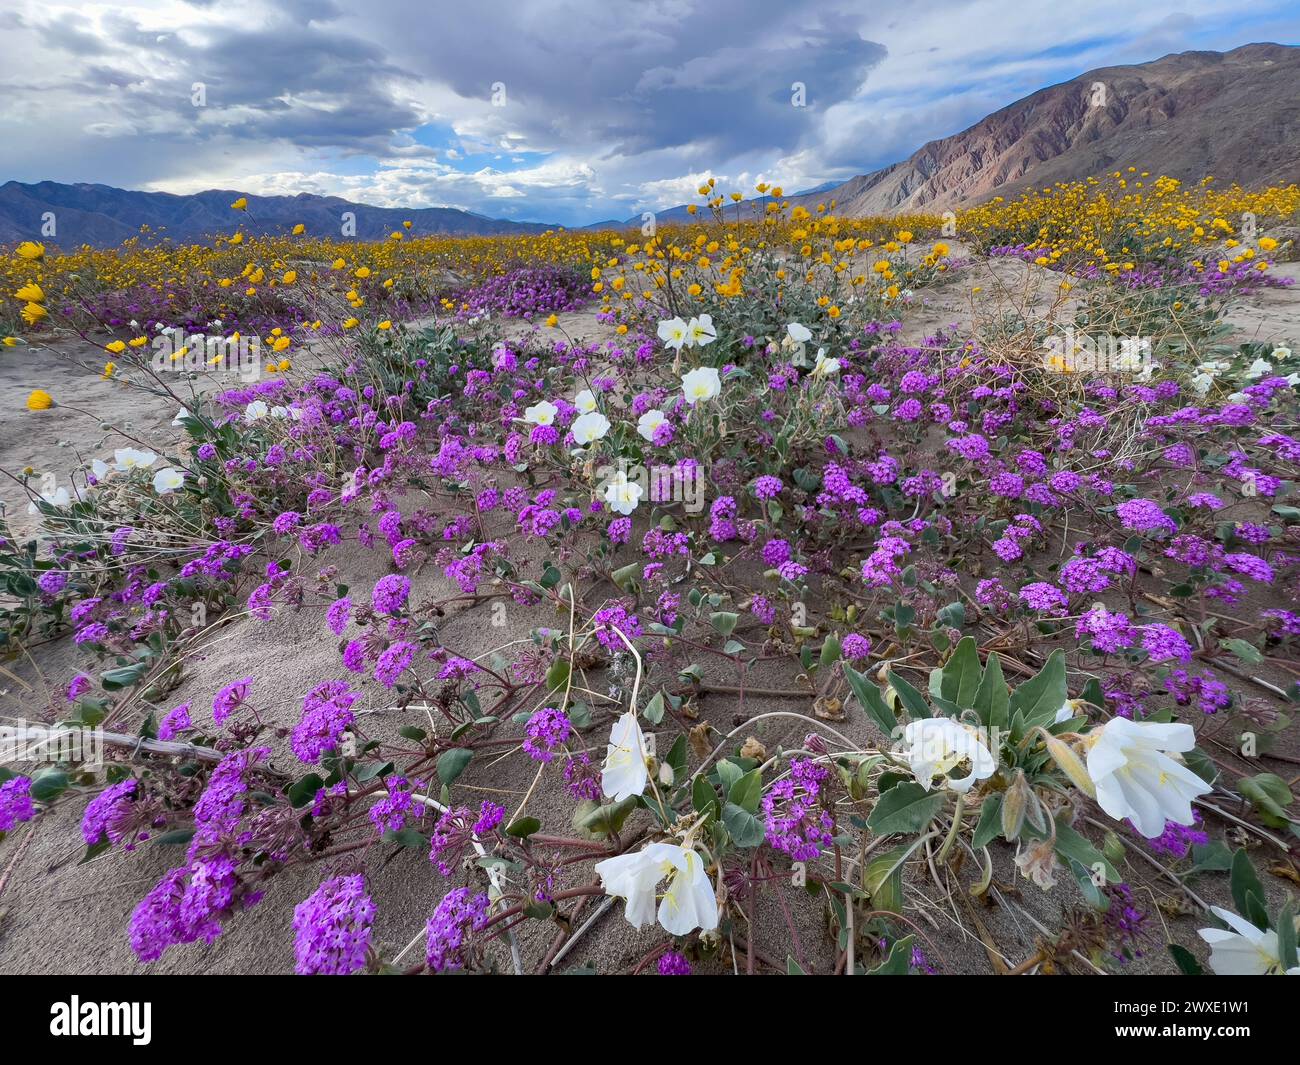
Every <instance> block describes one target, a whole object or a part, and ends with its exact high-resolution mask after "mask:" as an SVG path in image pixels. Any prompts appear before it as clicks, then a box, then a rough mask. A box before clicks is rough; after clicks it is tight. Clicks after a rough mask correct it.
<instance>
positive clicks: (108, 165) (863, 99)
mask: <svg viewBox="0 0 1300 1065" xmlns="http://www.w3.org/2000/svg"><path fill="white" fill-rule="evenodd" d="M1238 7H1239V5H1237V4H1236V3H1235V2H1230V0H1184V2H1183V3H1182V5H1181V8H1180V10H1179V12H1178V13H1177V14H1170V13H1168V12H1167V11H1164V12H1162V11H1159V10H1150V11H1148V10H1146V9H1143V8H1140V7H1135V6H1134V5H1132V4H1131V3H1130V2H1128V0H1097V2H1094V3H1090V4H1087V5H1084V6H1082V7H1080V8H1078V9H1073V8H1072V9H1070V11H1069V13H1068V17H1067V15H1066V14H1063V10H1062V9H1061V8H1060V6H1059V4H1058V3H1056V2H1055V0H976V2H973V3H970V2H964V3H959V2H956V0H915V2H913V3H911V4H909V6H908V7H907V9H906V11H905V12H903V11H902V10H895V9H878V8H875V9H873V8H874V6H873V8H869V7H867V6H866V5H861V4H857V3H854V2H852V0H807V2H804V3H800V4H790V3H788V2H787V0H711V2H704V0H640V2H638V3H637V4H623V3H618V4H609V3H602V2H598V0H530V2H529V3H527V4H514V5H498V4H482V5H477V6H475V7H473V8H451V7H446V8H438V9H435V8H431V7H430V5H429V4H428V2H427V0H367V2H366V3H364V4H362V3H358V2H355V0H222V2H221V3H217V2H215V0H200V2H188V3H187V2H183V0H123V2H122V3H118V4H114V5H111V6H110V5H108V4H105V3H99V2H95V0H92V2H91V3H89V4H87V3H83V2H80V0H78V2H76V3H74V2H73V0H19V2H18V4H17V5H16V6H15V7H14V8H12V9H11V10H10V12H9V13H8V14H7V15H4V16H0V23H2V28H3V29H4V31H5V34H6V41H7V44H8V45H9V48H8V49H7V51H8V52H9V55H10V56H11V57H12V58H11V59H8V60H7V62H6V69H5V71H4V72H3V74H0V92H3V94H4V97H5V101H6V107H5V109H4V112H3V113H2V114H0V136H2V137H3V138H4V142H5V144H6V161H7V162H8V164H9V165H8V167H7V169H8V171H9V174H8V175H6V176H12V177H16V178H18V179H20V180H28V181H31V180H41V179H53V180H62V181H84V180H95V181H101V182H104V183H109V184H119V185H123V186H127V187H148V188H154V189H163V190H166V191H175V192H184V191H195V190H197V189H201V188H208V187H212V186H225V187H229V188H239V189H246V190H248V191H250V192H263V193H269V192H296V191H314V192H327V193H335V194H338V195H344V196H350V197H353V198H359V199H369V200H370V202H374V203H377V204H385V205H397V204H402V203H405V204H410V205H411V206H435V205H450V206H459V207H465V208H468V209H471V210H476V211H479V212H482V213H485V214H495V215H499V216H502V217H514V218H530V219H536V220H543V221H560V222H564V223H567V224H579V223H583V222H586V221H590V220H593V219H597V218H607V217H610V216H615V217H626V216H630V215H632V214H636V213H639V212H640V211H641V210H643V209H659V208H663V207H667V206H671V205H672V204H674V203H677V202H680V201H681V200H682V199H683V198H693V195H692V194H693V189H694V187H695V185H696V184H697V183H698V180H699V179H700V178H701V177H707V176H714V177H717V178H718V179H719V181H720V182H721V183H723V184H725V185H726V186H727V190H728V191H730V190H731V189H732V188H736V189H738V190H741V191H746V192H748V191H749V190H750V189H751V188H752V185H753V183H754V182H755V181H757V180H771V181H775V182H778V183H780V184H782V185H784V186H785V187H786V188H787V189H791V190H795V189H798V188H802V187H808V186H812V185H819V184H822V183H823V182H826V181H828V180H842V179H845V178H848V177H850V176H852V175H853V174H856V173H861V172H863V171H866V170H869V169H873V168H875V167H878V166H882V165H885V164H888V163H890V162H893V161H896V160H898V159H900V158H904V157H905V156H907V155H908V154H910V153H911V151H913V150H914V149H915V148H917V147H919V146H920V145H921V144H922V143H923V142H925V141H926V140H930V139H933V138H936V137H941V136H945V135H947V134H950V133H954V132H957V131H958V130H960V129H962V128H964V127H965V126H967V125H970V124H971V123H973V122H975V121H977V120H978V119H980V118H981V117H983V116H984V115H985V114H987V113H988V112H989V111H991V110H996V109H997V108H999V107H1002V106H1005V105H1006V104H1009V103H1011V102H1013V101H1014V100H1016V99H1018V98H1019V97H1021V96H1024V95H1026V94H1027V93H1029V92H1032V91H1034V90H1035V89H1037V88H1040V87H1042V86H1043V85H1046V84H1051V83H1053V82H1058V81H1062V80H1066V79H1067V78H1070V77H1074V76H1076V75H1078V74H1080V73H1083V72H1084V71H1086V70H1088V69H1091V68H1094V67H1098V66H1104V65H1109V64H1115V63H1124V62H1137V61H1143V60H1147V59H1152V58H1155V57H1156V56H1157V55H1159V54H1163V53H1164V52H1168V51H1173V50H1178V49H1181V48H1205V47H1217V48H1230V47H1235V46H1236V45H1239V44H1243V43H1247V42H1248V41H1250V40H1252V39H1259V38H1260V35H1262V32H1263V29H1264V28H1267V30H1268V31H1270V32H1269V36H1272V37H1273V38H1274V39H1276V38H1278V37H1279V36H1284V35H1285V34H1290V39H1295V38H1296V36H1297V34H1300V15H1296V14H1295V13H1294V12H1293V10H1292V8H1291V7H1290V6H1289V5H1288V4H1287V3H1286V0H1263V2H1262V3H1259V4H1257V5H1255V6H1254V7H1253V8H1252V12H1251V14H1250V15H1249V16H1246V15H1242V14H1240V13H1238ZM799 86H802V93H801V94H800V93H799V90H798V87H799ZM494 90H495V91H494ZM800 95H801V96H802V100H801V101H799V100H798V97H799V96H800ZM196 101H197V102H196ZM796 102H802V103H804V104H805V106H795V103H796Z"/></svg>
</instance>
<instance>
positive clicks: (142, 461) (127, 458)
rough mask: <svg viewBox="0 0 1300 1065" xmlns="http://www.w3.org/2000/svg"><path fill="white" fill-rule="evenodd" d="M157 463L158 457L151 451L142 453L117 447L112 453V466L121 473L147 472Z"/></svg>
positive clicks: (135, 449) (133, 449)
mask: <svg viewBox="0 0 1300 1065" xmlns="http://www.w3.org/2000/svg"><path fill="white" fill-rule="evenodd" d="M157 461H158V456H157V455H155V454H154V453H153V452H152V451H142V450H140V449H138V448H134V447H119V448H118V449H117V450H116V451H114V452H113V466H114V468H115V469H117V470H119V471H121V472H122V473H128V472H130V471H131V470H147V469H148V468H149V467H150V466H152V465H153V464H154V463H155V462H157Z"/></svg>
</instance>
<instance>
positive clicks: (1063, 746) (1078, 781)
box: [1043, 731, 1097, 799]
mask: <svg viewBox="0 0 1300 1065" xmlns="http://www.w3.org/2000/svg"><path fill="white" fill-rule="evenodd" d="M1043 743H1044V744H1045V745H1046V747H1047V753H1048V754H1050V755H1051V756H1052V761H1053V762H1055V763H1056V764H1057V766H1059V767H1060V769H1061V772H1063V773H1064V774H1065V775H1066V776H1067V777H1069V778H1070V783H1071V784H1073V785H1074V786H1075V787H1076V788H1078V789H1079V790H1080V791H1081V792H1083V793H1084V794H1085V795H1087V796H1088V797H1089V798H1091V799H1095V798H1096V797H1097V789H1096V787H1095V786H1094V785H1093V783H1092V777H1090V776H1089V775H1088V769H1087V767H1086V766H1085V765H1084V764H1083V761H1082V760H1081V759H1080V758H1079V756H1078V754H1076V753H1075V750H1074V748H1073V747H1071V746H1070V745H1069V744H1068V743H1066V742H1065V741H1064V740H1062V739H1058V738H1057V737H1056V736H1053V735H1052V734H1051V733H1050V732H1047V731H1044V732H1043Z"/></svg>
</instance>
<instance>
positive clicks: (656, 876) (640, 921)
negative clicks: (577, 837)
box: [595, 843, 718, 936]
mask: <svg viewBox="0 0 1300 1065" xmlns="http://www.w3.org/2000/svg"><path fill="white" fill-rule="evenodd" d="M595 869H596V875H597V876H599V877H600V879H601V883H602V884H603V885H604V888H605V893H606V894H608V895H612V896H614V897H615V898H620V899H626V900H627V906H626V907H625V909H624V911H623V915H624V916H625V917H626V918H627V922H628V924H630V925H631V926H632V927H633V928H644V927H645V926H646V925H648V924H649V923H650V922H651V921H652V920H654V918H655V916H656V914H655V897H656V892H657V889H658V886H659V883H660V881H662V880H663V879H664V878H669V880H668V890H667V891H665V892H664V896H663V899H662V900H660V902H659V911H658V919H659V924H660V925H661V926H662V927H663V929H664V931H666V932H669V933H671V934H672V935H675V936H684V935H687V934H688V933H690V932H693V931H694V930H695V929H697V928H699V929H702V930H703V931H706V932H708V931H711V930H712V929H714V928H717V927H718V899H717V892H716V890H715V889H714V887H713V884H712V883H711V882H710V881H709V875H708V873H707V872H706V871H705V868H704V860H703V859H702V858H701V857H700V856H699V855H698V854H697V853H696V852H695V851H694V850H692V849H690V848H687V847H679V846H677V845H676V844H675V843H651V844H649V845H648V846H647V847H645V848H643V849H642V850H640V851H637V852H636V853H635V854H620V855H617V856H616V857H614V858H606V859H605V860H604V861H602V862H597V863H596V866H595Z"/></svg>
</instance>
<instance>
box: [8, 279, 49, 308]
mask: <svg viewBox="0 0 1300 1065" xmlns="http://www.w3.org/2000/svg"><path fill="white" fill-rule="evenodd" d="M14 298H15V299H20V300H26V301H27V302H28V303H44V302H45V291H44V290H43V289H42V288H41V286H40V285H38V284H36V282H34V281H31V282H28V283H27V284H26V285H24V286H23V287H22V288H20V289H19V290H18V291H17V292H15V293H14Z"/></svg>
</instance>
